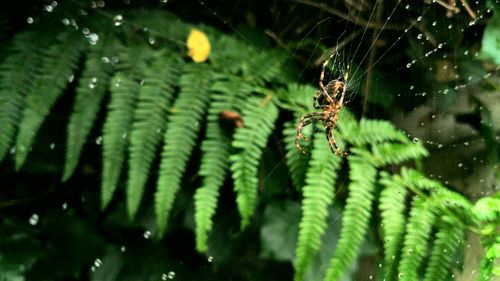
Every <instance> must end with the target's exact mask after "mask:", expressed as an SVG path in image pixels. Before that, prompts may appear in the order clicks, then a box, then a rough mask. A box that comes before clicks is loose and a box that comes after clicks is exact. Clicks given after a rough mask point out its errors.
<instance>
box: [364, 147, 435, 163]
mask: <svg viewBox="0 0 500 281" xmlns="http://www.w3.org/2000/svg"><path fill="white" fill-rule="evenodd" d="M372 152H373V155H374V156H375V157H376V158H377V159H379V161H380V163H379V165H388V164H400V163H403V162H405V161H408V160H411V159H415V160H416V159H420V158H422V157H425V156H427V155H429V153H428V152H427V150H426V149H425V148H424V146H423V145H422V144H420V143H387V142H386V143H381V144H373V145H372Z"/></svg>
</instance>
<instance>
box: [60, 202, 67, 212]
mask: <svg viewBox="0 0 500 281" xmlns="http://www.w3.org/2000/svg"><path fill="white" fill-rule="evenodd" d="M61 208H62V209H63V210H66V209H68V203H66V202H64V203H63V204H62V206H61Z"/></svg>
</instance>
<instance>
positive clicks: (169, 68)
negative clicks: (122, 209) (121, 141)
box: [127, 53, 182, 218]
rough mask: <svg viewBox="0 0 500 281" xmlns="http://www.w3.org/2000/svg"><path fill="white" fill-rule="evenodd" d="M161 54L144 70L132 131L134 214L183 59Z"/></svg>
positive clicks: (130, 198)
mask: <svg viewBox="0 0 500 281" xmlns="http://www.w3.org/2000/svg"><path fill="white" fill-rule="evenodd" d="M161 54H162V55H163V56H158V58H157V59H155V60H154V61H153V62H152V63H151V65H149V67H147V68H145V70H144V77H145V78H144V80H143V85H142V86H141V88H140V90H139V98H138V101H137V107H136V109H135V111H134V121H133V124H132V128H131V133H130V146H129V151H130V158H129V169H128V170H129V177H128V185H127V210H128V214H129V217H130V218H134V216H135V214H136V213H137V210H138V208H139V205H140V202H141V199H142V193H143V189H144V185H145V184H146V180H147V178H148V174H149V170H150V167H151V163H152V162H153V159H154V157H155V154H156V149H157V146H158V145H159V143H160V142H161V140H162V136H163V134H162V132H164V130H165V126H166V122H165V121H166V119H167V113H168V109H169V107H170V104H171V100H172V98H173V94H174V92H175V88H174V87H175V85H176V83H177V81H178V77H179V73H180V70H181V66H182V61H181V59H180V57H179V56H177V55H175V54H171V53H168V54H167V56H165V54H164V53H161Z"/></svg>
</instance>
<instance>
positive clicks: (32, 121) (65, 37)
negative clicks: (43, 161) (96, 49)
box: [16, 32, 85, 170]
mask: <svg viewBox="0 0 500 281" xmlns="http://www.w3.org/2000/svg"><path fill="white" fill-rule="evenodd" d="M84 46H85V45H84V41H83V40H82V37H81V36H80V35H79V34H77V33H75V32H65V33H63V34H62V35H61V36H60V37H59V38H58V42H57V43H55V44H54V45H52V46H51V47H50V48H49V49H47V51H46V53H45V54H44V55H43V57H44V59H43V61H42V65H41V68H40V70H39V72H40V73H39V74H38V75H37V76H36V77H35V79H34V81H33V87H32V88H31V91H30V92H29V93H28V94H27V99H26V107H25V108H24V111H23V117H22V120H21V123H20V125H19V134H18V136H17V140H16V147H17V153H16V169H17V170H19V169H20V168H21V166H22V165H23V164H24V161H25V160H26V157H27V156H28V152H29V151H30V150H31V146H32V144H33V141H34V139H35V135H36V133H37V132H38V129H39V128H40V126H41V124H42V122H43V120H44V119H45V117H46V116H47V115H48V114H49V112H50V109H51V108H52V106H53V105H54V104H55V102H56V101H57V99H58V98H59V97H60V96H61V94H62V93H63V92H64V88H65V87H66V84H67V83H68V78H69V77H70V76H72V75H73V71H74V70H75V69H76V67H77V64H78V60H79V58H80V54H81V52H82V50H83V47H84Z"/></svg>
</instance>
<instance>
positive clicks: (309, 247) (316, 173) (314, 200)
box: [294, 138, 342, 280]
mask: <svg viewBox="0 0 500 281" xmlns="http://www.w3.org/2000/svg"><path fill="white" fill-rule="evenodd" d="M341 162H342V159H341V158H340V157H337V156H335V155H333V154H332V153H331V151H330V148H329V147H328V143H327V142H326V140H325V139H324V138H318V139H316V140H315V141H314V148H313V150H312V155H311V160H310V161H309V168H308V169H307V174H306V180H305V181H306V185H305V186H304V187H303V188H302V194H303V199H302V218H301V221H300V225H299V238H298V243H297V248H296V250H295V261H294V268H295V280H303V278H304V274H305V273H306V270H307V267H308V265H309V264H310V263H311V261H312V260H313V259H314V256H315V255H316V253H317V252H318V249H319V247H320V244H321V236H322V235H323V233H324V232H325V230H326V226H327V225H326V219H327V217H328V207H329V206H330V205H331V204H332V203H333V198H334V194H335V188H334V184H335V181H336V179H337V170H338V169H339V167H340V164H341Z"/></svg>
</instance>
